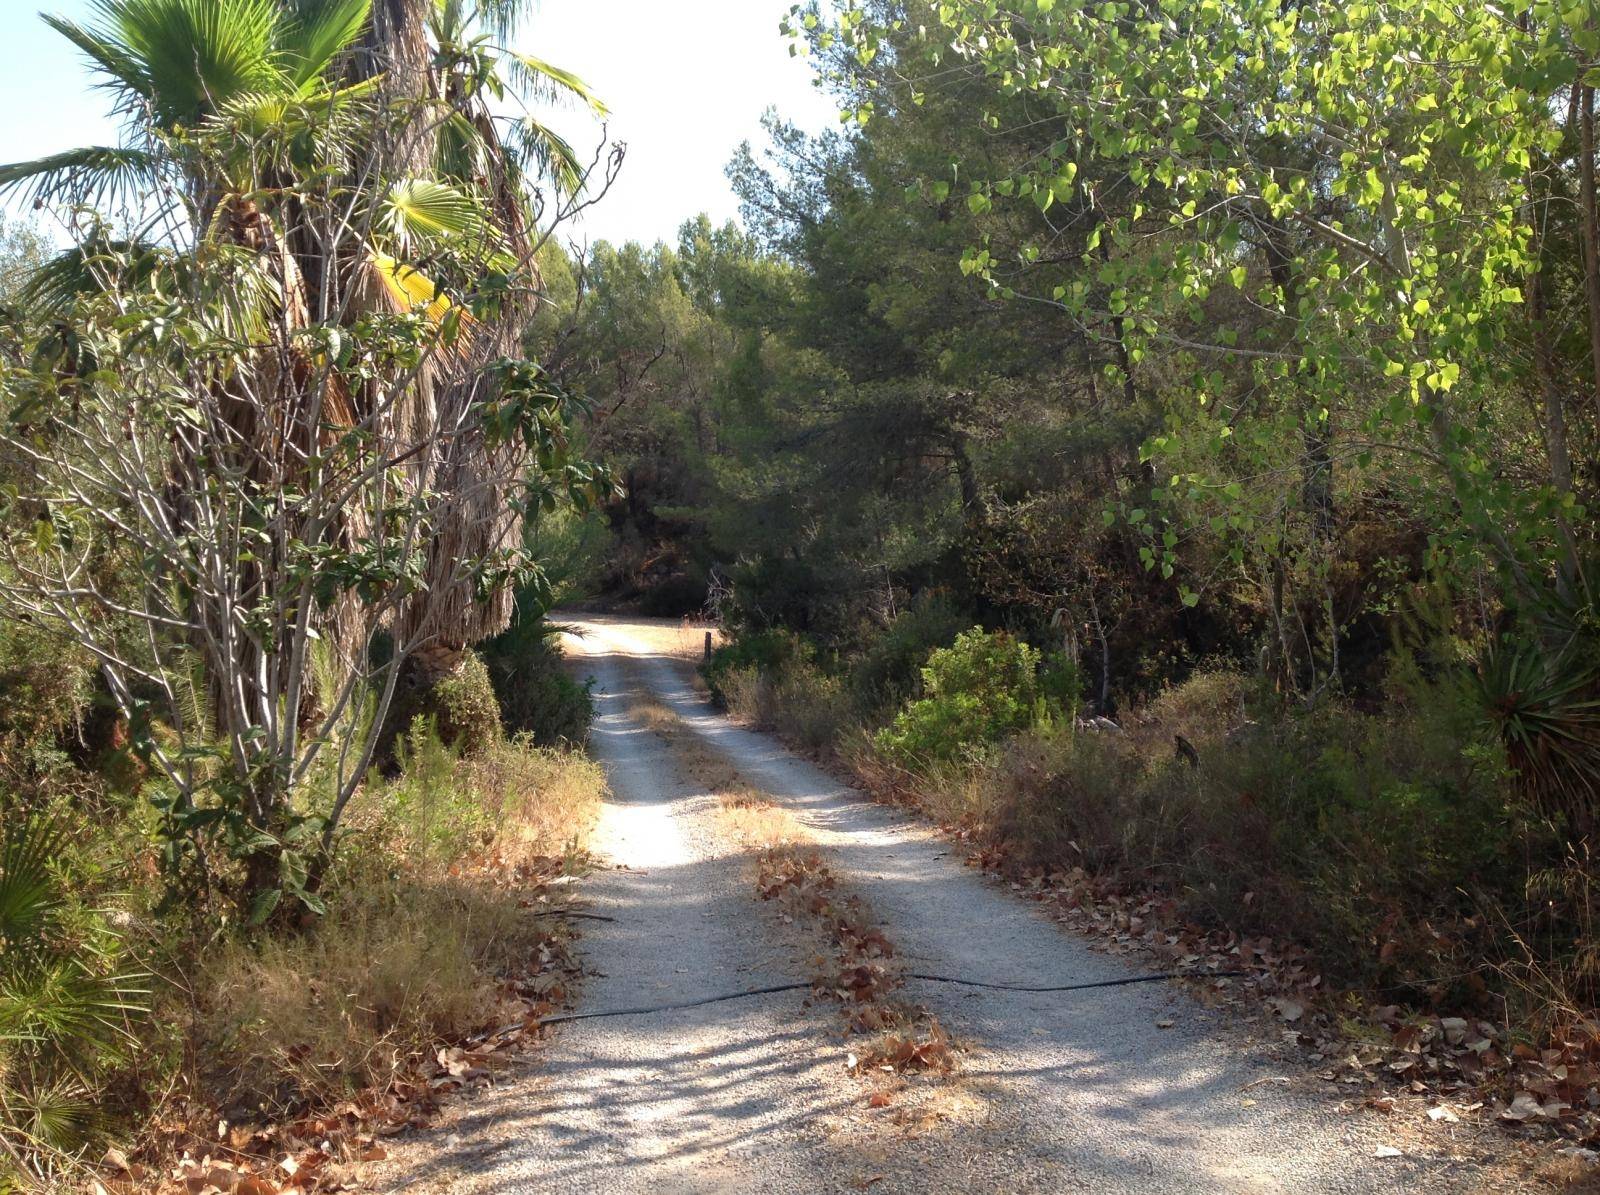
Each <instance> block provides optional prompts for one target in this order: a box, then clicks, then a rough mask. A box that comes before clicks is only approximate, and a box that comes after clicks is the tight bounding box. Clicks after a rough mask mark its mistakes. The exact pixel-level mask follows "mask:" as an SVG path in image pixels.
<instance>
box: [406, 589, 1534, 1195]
mask: <svg viewBox="0 0 1600 1195" xmlns="http://www.w3.org/2000/svg"><path fill="white" fill-rule="evenodd" d="M577 629H578V630H579V631H580V635H579V636H578V637H576V638H573V639H571V640H570V641H569V644H568V647H569V650H570V651H571V652H572V654H573V656H574V657H575V660H576V663H577V666H578V669H579V671H580V673H582V674H586V675H592V676H593V677H594V679H595V682H596V696H597V698H598V702H599V713H598V718H597V721H596V726H595V732H594V747H595V750H596V752H597V754H598V755H599V756H600V758H601V759H602V760H603V761H604V763H605V764H606V766H607V768H608V771H609V773H610V779H611V787H612V796H611V799H610V801H609V802H608V803H607V804H606V806H605V809H604V811H603V813H602V817H601V821H600V825H599V827H598V829H597V831H596V837H595V842H594V848H595V850H596V851H597V853H598V854H599V855H600V856H601V857H602V858H604V859H605V860H606V861H607V862H608V863H609V864H610V866H609V867H608V868H607V869H606V870H603V871H601V872H600V873H598V874H596V875H595V876H593V877H591V878H590V879H589V880H586V881H585V882H584V885H583V893H584V895H585V897H586V898H587V901H588V904H589V906H590V907H591V908H592V910H593V911H594V912H597V913H600V914H603V915H605V916H609V917H613V918H615V920H614V921H612V922H595V923H593V927H592V928H590V927H587V926H586V930H585V939H584V943H583V949H584V957H585V962H586V965H587V966H588V967H589V968H591V969H592V970H593V971H594V972H595V973H596V974H595V975H594V977H592V978H591V979H589V980H588V981H587V983H586V984H585V987H584V992H583V1001H582V1006H581V1007H582V1008H583V1009H584V1010H591V1011H592V1010H601V1009H618V1008H636V1007H658V1006H662V1005H670V1004H678V1003H683V1002H686V1001H691V1000H695V999H699V998H702V997H705V996H708V995H716V994H722V993H727V992H737V991H745V990H749V989H751V988H756V987H766V986H776V985H781V984H784V983H791V982H800V981H804V980H806V979H807V978H808V977H809V972H808V967H807V964H806V961H805V960H804V959H803V958H800V957H799V956H798V952H797V951H796V949H795V946H794V943H793V941H792V939H791V938H789V937H786V936H785V934H784V933H783V932H781V929H780V927H779V926H777V925H776V923H775V922H774V919H773V917H772V916H771V911H770V909H764V908H763V907H762V906H761V905H760V903H759V902H758V901H756V900H755V899H754V891H753V887H752V884H751V875H750V870H751V869H750V866H749V858H748V853H747V851H746V850H745V849H744V848H742V847H741V846H739V845H738V844H737V843H736V842H735V841H733V840H731V839H730V837H729V836H728V835H727V833H726V832H725V829H724V827H723V824H722V823H721V822H720V821H719V819H718V818H717V816H716V809H715V804H716V802H715V800H714V798H712V797H711V796H710V795H709V794H707V793H706V792H704V791H701V789H700V787H699V786H698V785H696V784H695V783H694V782H693V781H692V780H691V779H689V778H688V777H687V775H686V773H685V770H684V769H683V768H682V767H681V766H680V763H679V761H678V759H676V758H675V756H674V751H673V748H672V747H671V746H670V745H669V744H668V743H667V742H665V741H664V740H663V739H662V738H661V737H660V736H659V735H657V734H656V733H654V732H653V731H652V730H651V729H650V726H649V723H648V720H647V719H646V718H645V716H644V712H643V709H642V706H643V705H644V704H645V703H646V702H651V703H657V704H662V705H665V706H666V707H668V708H669V709H670V710H671V711H672V712H673V713H674V714H676V715H677V718H678V719H679V720H680V721H679V725H680V726H681V727H683V728H684V729H685V730H686V731H687V732H688V733H691V734H692V735H693V736H695V737H696V739H697V745H698V746H699V747H700V748H702V749H708V750H710V751H711V752H713V753H715V754H718V755H720V756H722V757H723V758H724V759H726V760H728V761H729V762H731V763H732V764H733V765H734V766H736V767H737V768H738V769H739V771H740V773H741V774H742V775H743V777H744V778H745V780H746V781H748V782H751V783H753V784H754V785H755V786H756V787H758V788H760V789H761V790H763V791H764V792H765V793H767V794H769V795H770V797H771V798H772V799H773V800H775V801H776V802H778V803H779V804H781V805H783V806H785V807H787V808H788V809H789V810H790V811H791V812H793V813H794V814H795V815H796V816H797V817H798V818H799V819H800V821H801V822H802V823H803V824H804V825H805V827H806V828H807V831H808V834H809V836H810V837H811V838H812V840H813V841H814V842H816V843H817V844H818V845H819V846H820V848H821V849H822V850H823V852H824V856H825V857H826V859H827V860H828V862H829V865H830V866H831V867H832V868H833V869H834V870H835V871H836V872H837V873H838V874H839V875H840V876H841V877H842V878H843V879H844V880H845V881H846V882H847V883H848V884H849V885H850V886H851V887H852V888H853V889H854V890H856V891H857V892H859V893H860V894H861V895H862V896H863V897H864V898H865V899H866V901H867V904H868V906H869V907H870V908H871V909H872V910H873V912H874V913H875V914H876V915H877V916H878V917H879V918H880V919H881V921H882V923H883V926H884V928H885V930H886V932H887V934H888V936H889V937H890V939H891V940H893V941H894V942H895V944H896V945H897V947H898V948H899V950H900V952H901V954H902V956H903V957H904V958H905V960H906V961H907V963H908V969H910V970H916V971H924V972H927V973H930V974H939V975H946V976H952V977H957V978H970V979H979V980H984V981H989V982H996V981H998V982H1004V983H1011V984H1016V985H1021V986H1049V985H1055V984H1068V983H1077V982H1084V981H1097V980H1110V979H1118V978H1123V977H1127V976H1130V975H1133V974H1137V973H1140V972H1141V971H1143V970H1147V968H1141V967H1140V966H1139V965H1138V964H1136V963H1132V962H1128V961H1125V960H1122V959H1118V958H1113V957H1109V956H1106V955H1103V954H1099V953H1095V952H1094V951H1091V950H1090V949H1089V948H1088V947H1087V945H1086V944H1085V943H1084V942H1083V941H1081V940H1080V939H1078V938H1075V937H1073V936H1071V935H1069V934H1066V933H1064V932H1063V931H1062V930H1061V929H1060V928H1058V927H1057V926H1056V925H1054V924H1053V923H1051V922H1049V921H1047V920H1045V919H1044V918H1043V917H1042V916H1040V915H1039V913H1038V912H1037V910H1036V908H1035V906H1032V905H1030V904H1027V903H1025V902H1022V901H1020V900H1017V899H1016V898H1014V897H1013V896H1012V895H1010V894H1009V893H1008V892H1006V891H1005V890H1004V889H1002V888H1001V887H999V886H997V885H995V884H993V883H991V882H989V881H987V880H985V879H984V878H983V877H981V876H980V875H978V874H976V873H975V872H973V871H972V870H970V869H968V868H966V867H964V866H963V865H962V864H961V862H960V859H959V858H958V857H952V855H951V854H950V852H949V849H948V846H947V844H945V843H944V842H943V841H942V840H941V839H940V838H939V837H938V836H937V835H936V834H935V833H933V832H932V831H931V830H930V829H928V828H927V827H925V826H922V825H920V824H918V823H916V822H914V821H912V820H910V819H908V818H905V817H903V816H900V815H898V814H896V813H894V812H892V811H889V810H885V809H884V808H882V807H880V806H876V805H873V804H871V803H870V802H867V801H865V800H864V799H862V798H861V797H860V796H859V795H857V794H855V793H853V792H852V791H850V790H849V789H847V788H845V787H843V786H842V785H841V784H840V783H839V782H838V781H837V780H835V779H833V778H831V777H829V776H828V775H827V774H826V773H824V772H822V771H820V770H819V769H817V768H815V767H814V766H812V765H810V764H809V763H807V762H805V761H803V760H800V759H798V758H796V757H794V756H793V755H792V754H790V753H789V752H787V751H785V750H784V749H783V748H782V747H781V746H780V745H779V744H777V743H776V742H775V741H774V740H773V739H771V738H769V737H767V736H764V735H760V734H756V733H754V732H751V731H749V730H746V729H744V728H742V727H739V726H736V725H734V724H732V723H731V722H729V721H728V720H727V719H725V718H722V717H720V716H718V715H717V714H715V713H714V712H713V711H711V710H710V709H709V708H708V707H707V706H706V705H705V703H704V702H703V701H702V700H701V699H700V697H699V696H698V695H697V694H696V693H695V692H694V690H693V688H692V687H691V685H690V680H689V678H690V671H689V666H688V664H687V663H686V662H685V659H684V658H683V657H685V656H692V655H693V654H694V653H695V652H697V651H698V649H699V645H700V637H699V633H698V632H685V631H681V630H680V628H678V627H677V626H676V624H670V623H663V622H647V621H640V620H627V619H620V618H610V617H600V616H593V617H585V618H583V619H582V621H581V622H580V623H579V624H578V628H577ZM906 994H907V995H908V996H910V997H912V998H914V999H915V1000H917V1001H919V1002H920V1003H922V1004H923V1005H925V1006H926V1007H927V1008H928V1009H930V1010H931V1011H932V1012H934V1013H935V1014H936V1015H937V1016H938V1018H939V1019H940V1021H941V1022H942V1023H943V1024H944V1025H945V1026H946V1027H948V1028H949V1029H950V1030H951V1032H952V1033H953V1034H954V1035H955V1036H956V1038H957V1040H958V1041H959V1042H960V1043H961V1044H962V1045H963V1047H964V1053H963V1054H962V1056H961V1061H960V1065H959V1068H958V1071H957V1073H956V1074H955V1075H954V1076H952V1077H950V1078H948V1079H923V1080H918V1081H917V1082H916V1083H915V1084H913V1085H912V1086H911V1087H910V1088H908V1089H906V1090H905V1091H904V1092H903V1093H901V1094H899V1095H898V1096H897V1098H896V1099H895V1100H894V1101H892V1102H891V1103H890V1104H889V1105H888V1106H887V1107H883V1108H869V1107H868V1106H867V1101H866V1094H865V1093H866V1088H865V1087H864V1086H863V1084H862V1081H861V1080H860V1079H858V1078H855V1077H853V1076H852V1075H851V1074H850V1073H848V1071H847V1070H846V1066H845V1060H846V1056H847V1052H848V1050H849V1049H850V1043H849V1042H848V1041H847V1040H846V1039H844V1038H843V1036H842V1035H841V1033H840V1031H839V1024H840V1023H839V1020H838V1018H837V1016H836V1014H835V1013H834V1011H833V1010H832V1009H831V1008H830V1007H829V1006H828V1005H827V1004H826V1003H812V1002H809V1001H808V1000H807V996H806V993H804V992H793V991H791V992H783V993H777V994H770V995H762V996H755V997H751V998H747V999H739V1000H732V1001H728V1002H724V1003H717V1004H709V1005H703V1006H701V1007H698V1008H693V1009H678V1010H673V1011H664V1012H656V1013H650V1014H645V1015H631V1016H622V1017H615V1018H603V1019H596V1020H586V1021H579V1022H574V1023H571V1024H567V1025H562V1026H559V1027H557V1028H556V1029H555V1030H554V1031H553V1037H552V1041H551V1042H550V1043H549V1045H548V1046H547V1047H546V1048H544V1049H542V1050H541V1051H539V1052H538V1054H537V1057H536V1059H535V1062H534V1065H533V1066H532V1068H531V1069H529V1070H528V1071H527V1073H526V1074H525V1075H523V1076H522V1077H519V1078H516V1079H515V1080H514V1081H510V1082H506V1083H504V1084H502V1085H501V1086H499V1087H497V1088H495V1089H494V1090H492V1091H490V1092H487V1093H485V1094H483V1095H481V1096H479V1097H478V1098H477V1099H475V1100H473V1101H471V1102H469V1103H466V1104H464V1105H463V1106H462V1107H461V1108H460V1109H459V1110H458V1111H457V1113H456V1114H455V1115H454V1117H453V1119H452V1120H450V1121H448V1122H447V1123H445V1124H443V1125H441V1126H440V1127H438V1128H437V1129H434V1130H431V1131H430V1132H428V1133H426V1134H423V1135H422V1136H420V1137H419V1138H417V1139H415V1140H414V1141H412V1142H411V1143H408V1144H407V1145H406V1146H405V1147H404V1148H402V1149H401V1150H400V1151H398V1153H397V1155H396V1158H395V1165H393V1166H391V1167H387V1168H386V1171H387V1172H386V1175H385V1178H384V1181H383V1183H382V1184H381V1186H382V1188H383V1189H387V1190H398V1189H405V1190H411V1191H426V1190H438V1191H443V1190H450V1191H484V1192H488V1191H528V1192H533V1191H540V1192H543V1191H585V1192H589V1191H646V1190H649V1191H653V1192H654V1191H667V1192H678V1191H684V1192H693V1191H751V1190H759V1191H763V1192H768V1193H772V1192H788V1191H795V1192H799V1191H852V1190H872V1191H876V1192H889V1191H905V1192H913V1191H915V1192H922V1191H950V1192H955V1191H996V1192H999V1191H1041V1192H1043V1191H1080V1190H1081V1191H1141V1192H1149V1191H1194V1192H1202V1191H1204V1192H1213V1191H1248V1192H1258V1191H1282V1192H1318V1191H1327V1192H1335V1191H1338V1192H1347V1191H1348V1192H1356V1191H1361V1192H1366V1191H1396V1192H1399V1191H1476V1190H1483V1189H1500V1190H1504V1189H1506V1188H1505V1186H1504V1185H1503V1184H1502V1182H1496V1181H1495V1180H1493V1179H1490V1178H1488V1177H1487V1176H1486V1174H1485V1173H1484V1172H1482V1171H1480V1169H1479V1168H1478V1163H1477V1159H1478V1157H1479V1156H1480V1155H1481V1154H1483V1153H1484V1152H1486V1151H1484V1150H1483V1149H1482V1148H1481V1147H1480V1146H1474V1145H1473V1144H1472V1139H1471V1137H1470V1136H1469V1135H1467V1134H1466V1132H1465V1127H1464V1126H1463V1128H1462V1132H1461V1133H1459V1134H1456V1135H1451V1134H1450V1133H1447V1132H1438V1133H1431V1134H1420V1133H1415V1132H1407V1131H1402V1129H1401V1126H1399V1125H1396V1124H1395V1123H1393V1122H1392V1121H1385V1120H1384V1119H1383V1118H1381V1117H1378V1116H1376V1115H1373V1114H1368V1113H1350V1112H1345V1111H1340V1110H1339V1108H1338V1107H1337V1104H1336V1102H1335V1100H1336V1094H1335V1095H1330V1094H1329V1093H1328V1092H1327V1091H1326V1090H1325V1087H1326V1085H1319V1084H1317V1083H1315V1081H1312V1080H1309V1079H1307V1078H1306V1077H1305V1076H1304V1075H1302V1074H1300V1073H1299V1072H1298V1071H1297V1070H1296V1069H1295V1068H1294V1066H1293V1065H1292V1064H1291V1063H1287V1062H1285V1061H1283V1060H1281V1059H1278V1058H1276V1057H1274V1055H1273V1052H1272V1050H1271V1049H1270V1043H1257V1042H1252V1041H1251V1040H1250V1039H1249V1038H1247V1037H1245V1036H1244V1035H1243V1034H1242V1033H1241V1032H1240V1030H1239V1029H1238V1028H1236V1027H1234V1026H1231V1025H1229V1024H1227V1023H1225V1022H1224V1021H1223V1020H1222V1019H1221V1018H1220V1017H1219V1016H1218V1015H1217V1014H1213V1013H1211V1012H1208V1011H1207V1010H1205V1009H1203V1008H1202V1007H1200V1006H1199V1005H1197V1004H1196V1003H1194V1002H1193V1001H1192V1000H1190V999H1189V998H1188V997H1187V996H1186V995H1184V994H1183V993H1182V992H1181V991H1178V990H1176V989H1174V988H1173V987H1172V985H1169V984H1165V983H1155V984H1144V985H1139V986H1127V987H1109V988H1103V989H1098V990H1091V991H1083V992H1071V993H1063V992H1055V993H1038V992H1035V993H1027V992H1013V991H991V990H982V989H975V988H968V987H962V986H958V985H955V984H942V983H929V982H923V981H918V980H910V981H908V983H907V987H906ZM1158 1021H1159V1022H1161V1025H1162V1026H1164V1027H1158V1026H1157V1022H1158ZM1168 1022H1171V1024H1170V1027H1165V1026H1168ZM1284 1080H1288V1081H1287V1082H1285V1081H1284ZM1380 1145H1383V1146H1388V1145H1395V1146H1399V1147H1400V1148H1401V1149H1402V1154H1401V1156H1399V1157H1393V1156H1387V1157H1377V1156H1375V1155H1376V1154H1377V1152H1378V1147H1379V1146H1380Z"/></svg>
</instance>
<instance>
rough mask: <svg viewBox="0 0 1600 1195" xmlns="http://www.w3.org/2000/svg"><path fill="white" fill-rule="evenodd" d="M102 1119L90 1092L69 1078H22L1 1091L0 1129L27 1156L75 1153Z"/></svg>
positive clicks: (93, 1132)
mask: <svg viewBox="0 0 1600 1195" xmlns="http://www.w3.org/2000/svg"><path fill="white" fill-rule="evenodd" d="M102 1120H103V1118H102V1117H101V1115H100V1112H99V1110H98V1108H97V1106H96V1104H95V1100H94V1097H93V1095H92V1093H91V1092H90V1091H89V1090H88V1088H86V1087H85V1086H84V1085H83V1084H82V1083H81V1082H79V1081H78V1080H77V1079H75V1078H73V1077H71V1076H70V1075H63V1076H59V1077H57V1078H54V1079H50V1080H45V1081H42V1082H30V1081H28V1080H26V1079H24V1080H21V1081H18V1082H16V1083H8V1084H7V1085H6V1088H5V1089H4V1090H0V1129H3V1131H5V1132H6V1133H7V1134H8V1135H10V1136H12V1137H14V1138H16V1139H17V1142H18V1144H19V1145H21V1146H22V1147H23V1149H24V1150H25V1151H27V1152H28V1153H30V1154H35V1155H37V1154H38V1153H40V1152H41V1151H47V1152H50V1153H55V1154H74V1153H77V1152H78V1151H79V1150H80V1149H82V1148H83V1146H84V1145H85V1144H86V1143H87V1142H88V1141H89V1140H90V1139H91V1138H92V1137H93V1136H94V1134H95V1133H96V1132H97V1131H98V1130H99V1128H100V1127H101V1124H102Z"/></svg>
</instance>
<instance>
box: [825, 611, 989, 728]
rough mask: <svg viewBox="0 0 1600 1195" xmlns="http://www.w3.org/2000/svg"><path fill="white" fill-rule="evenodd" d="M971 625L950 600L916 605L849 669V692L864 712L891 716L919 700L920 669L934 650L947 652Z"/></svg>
mask: <svg viewBox="0 0 1600 1195" xmlns="http://www.w3.org/2000/svg"><path fill="white" fill-rule="evenodd" d="M971 625H972V620H971V619H969V618H968V617H967V616H966V615H965V614H963V613H962V612H961V611H960V610H958V609H957V608H956V607H955V605H954V604H953V603H952V602H950V601H949V600H947V599H945V598H942V597H940V596H937V595H931V596H929V597H927V598H924V599H923V600H921V601H918V602H916V603H915V604H913V605H912V606H911V607H910V608H909V609H907V610H905V611H902V612H901V614H900V615H899V616H898V617H897V618H896V619H895V620H894V621H893V622H891V623H890V624H889V626H888V627H887V629H885V630H884V632H883V633H882V634H881V635H876V636H872V637H871V638H870V639H869V640H868V642H867V645H866V647H865V648H864V649H863V650H862V652H861V654H860V655H859V656H858V657H857V658H856V660H855V661H854V662H853V664H852V665H851V668H850V689H851V692H852V693H853V694H854V695H855V698H856V703H857V704H858V705H859V706H860V708H861V709H863V710H869V711H883V710H892V709H894V708H895V707H897V706H898V705H899V704H900V703H901V702H903V701H904V700H906V698H908V697H915V696H917V695H918V685H919V683H920V681H921V679H922V666H923V665H924V664H926V663H927V662H928V656H929V655H930V654H931V653H932V652H933V650H934V649H935V648H939V647H948V646H949V645H950V643H951V642H952V641H954V639H955V637H956V636H957V635H959V634H960V633H961V632H962V631H964V630H966V629H967V628H968V627H970V626H971Z"/></svg>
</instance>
